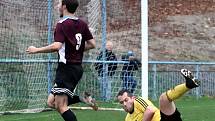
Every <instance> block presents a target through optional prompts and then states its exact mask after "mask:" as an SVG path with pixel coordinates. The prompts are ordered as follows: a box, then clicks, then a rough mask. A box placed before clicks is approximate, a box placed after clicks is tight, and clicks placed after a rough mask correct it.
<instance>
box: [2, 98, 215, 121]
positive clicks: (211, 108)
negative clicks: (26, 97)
mask: <svg viewBox="0 0 215 121" xmlns="http://www.w3.org/2000/svg"><path fill="white" fill-rule="evenodd" d="M156 105H157V103H156ZM176 105H177V107H178V109H179V111H180V112H181V114H182V118H183V121H215V118H214V115H215V99H214V98H200V99H199V100H196V99H193V98H189V97H188V98H187V97H185V98H183V99H180V100H178V101H177V102H176ZM106 106H107V104H106ZM106 106H105V107H106ZM117 107H118V106H117ZM74 112H75V114H76V115H77V118H78V121H124V118H125V116H126V113H125V112H123V111H93V110H74ZM0 121H63V119H62V118H61V116H60V115H59V114H58V113H57V112H56V111H47V112H41V113H33V114H12V115H1V116H0Z"/></svg>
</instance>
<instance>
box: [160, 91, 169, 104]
mask: <svg viewBox="0 0 215 121" xmlns="http://www.w3.org/2000/svg"><path fill="white" fill-rule="evenodd" d="M159 101H160V103H162V102H166V101H168V98H167V95H166V93H162V94H161V95H160V98H159Z"/></svg>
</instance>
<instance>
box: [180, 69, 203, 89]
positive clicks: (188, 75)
mask: <svg viewBox="0 0 215 121" xmlns="http://www.w3.org/2000/svg"><path fill="white" fill-rule="evenodd" d="M181 74H182V75H183V76H184V78H185V79H186V80H187V79H189V80H192V82H193V83H194V84H195V87H198V86H199V85H200V81H199V80H198V79H196V78H195V77H194V76H193V74H192V72H191V71H189V70H187V69H181Z"/></svg>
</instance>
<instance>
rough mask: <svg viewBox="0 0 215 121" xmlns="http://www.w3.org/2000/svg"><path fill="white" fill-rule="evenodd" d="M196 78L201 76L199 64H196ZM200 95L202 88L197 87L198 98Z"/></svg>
mask: <svg viewBox="0 0 215 121" xmlns="http://www.w3.org/2000/svg"><path fill="white" fill-rule="evenodd" d="M195 76H196V78H197V79H198V78H199V65H196V74H195ZM199 97H200V88H196V98H197V99H199Z"/></svg>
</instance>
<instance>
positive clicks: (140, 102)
mask: <svg viewBox="0 0 215 121" xmlns="http://www.w3.org/2000/svg"><path fill="white" fill-rule="evenodd" d="M135 103H136V105H139V106H143V107H145V108H146V107H147V106H149V105H151V104H152V103H151V101H150V100H148V99H146V98H142V97H136V98H135Z"/></svg>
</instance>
